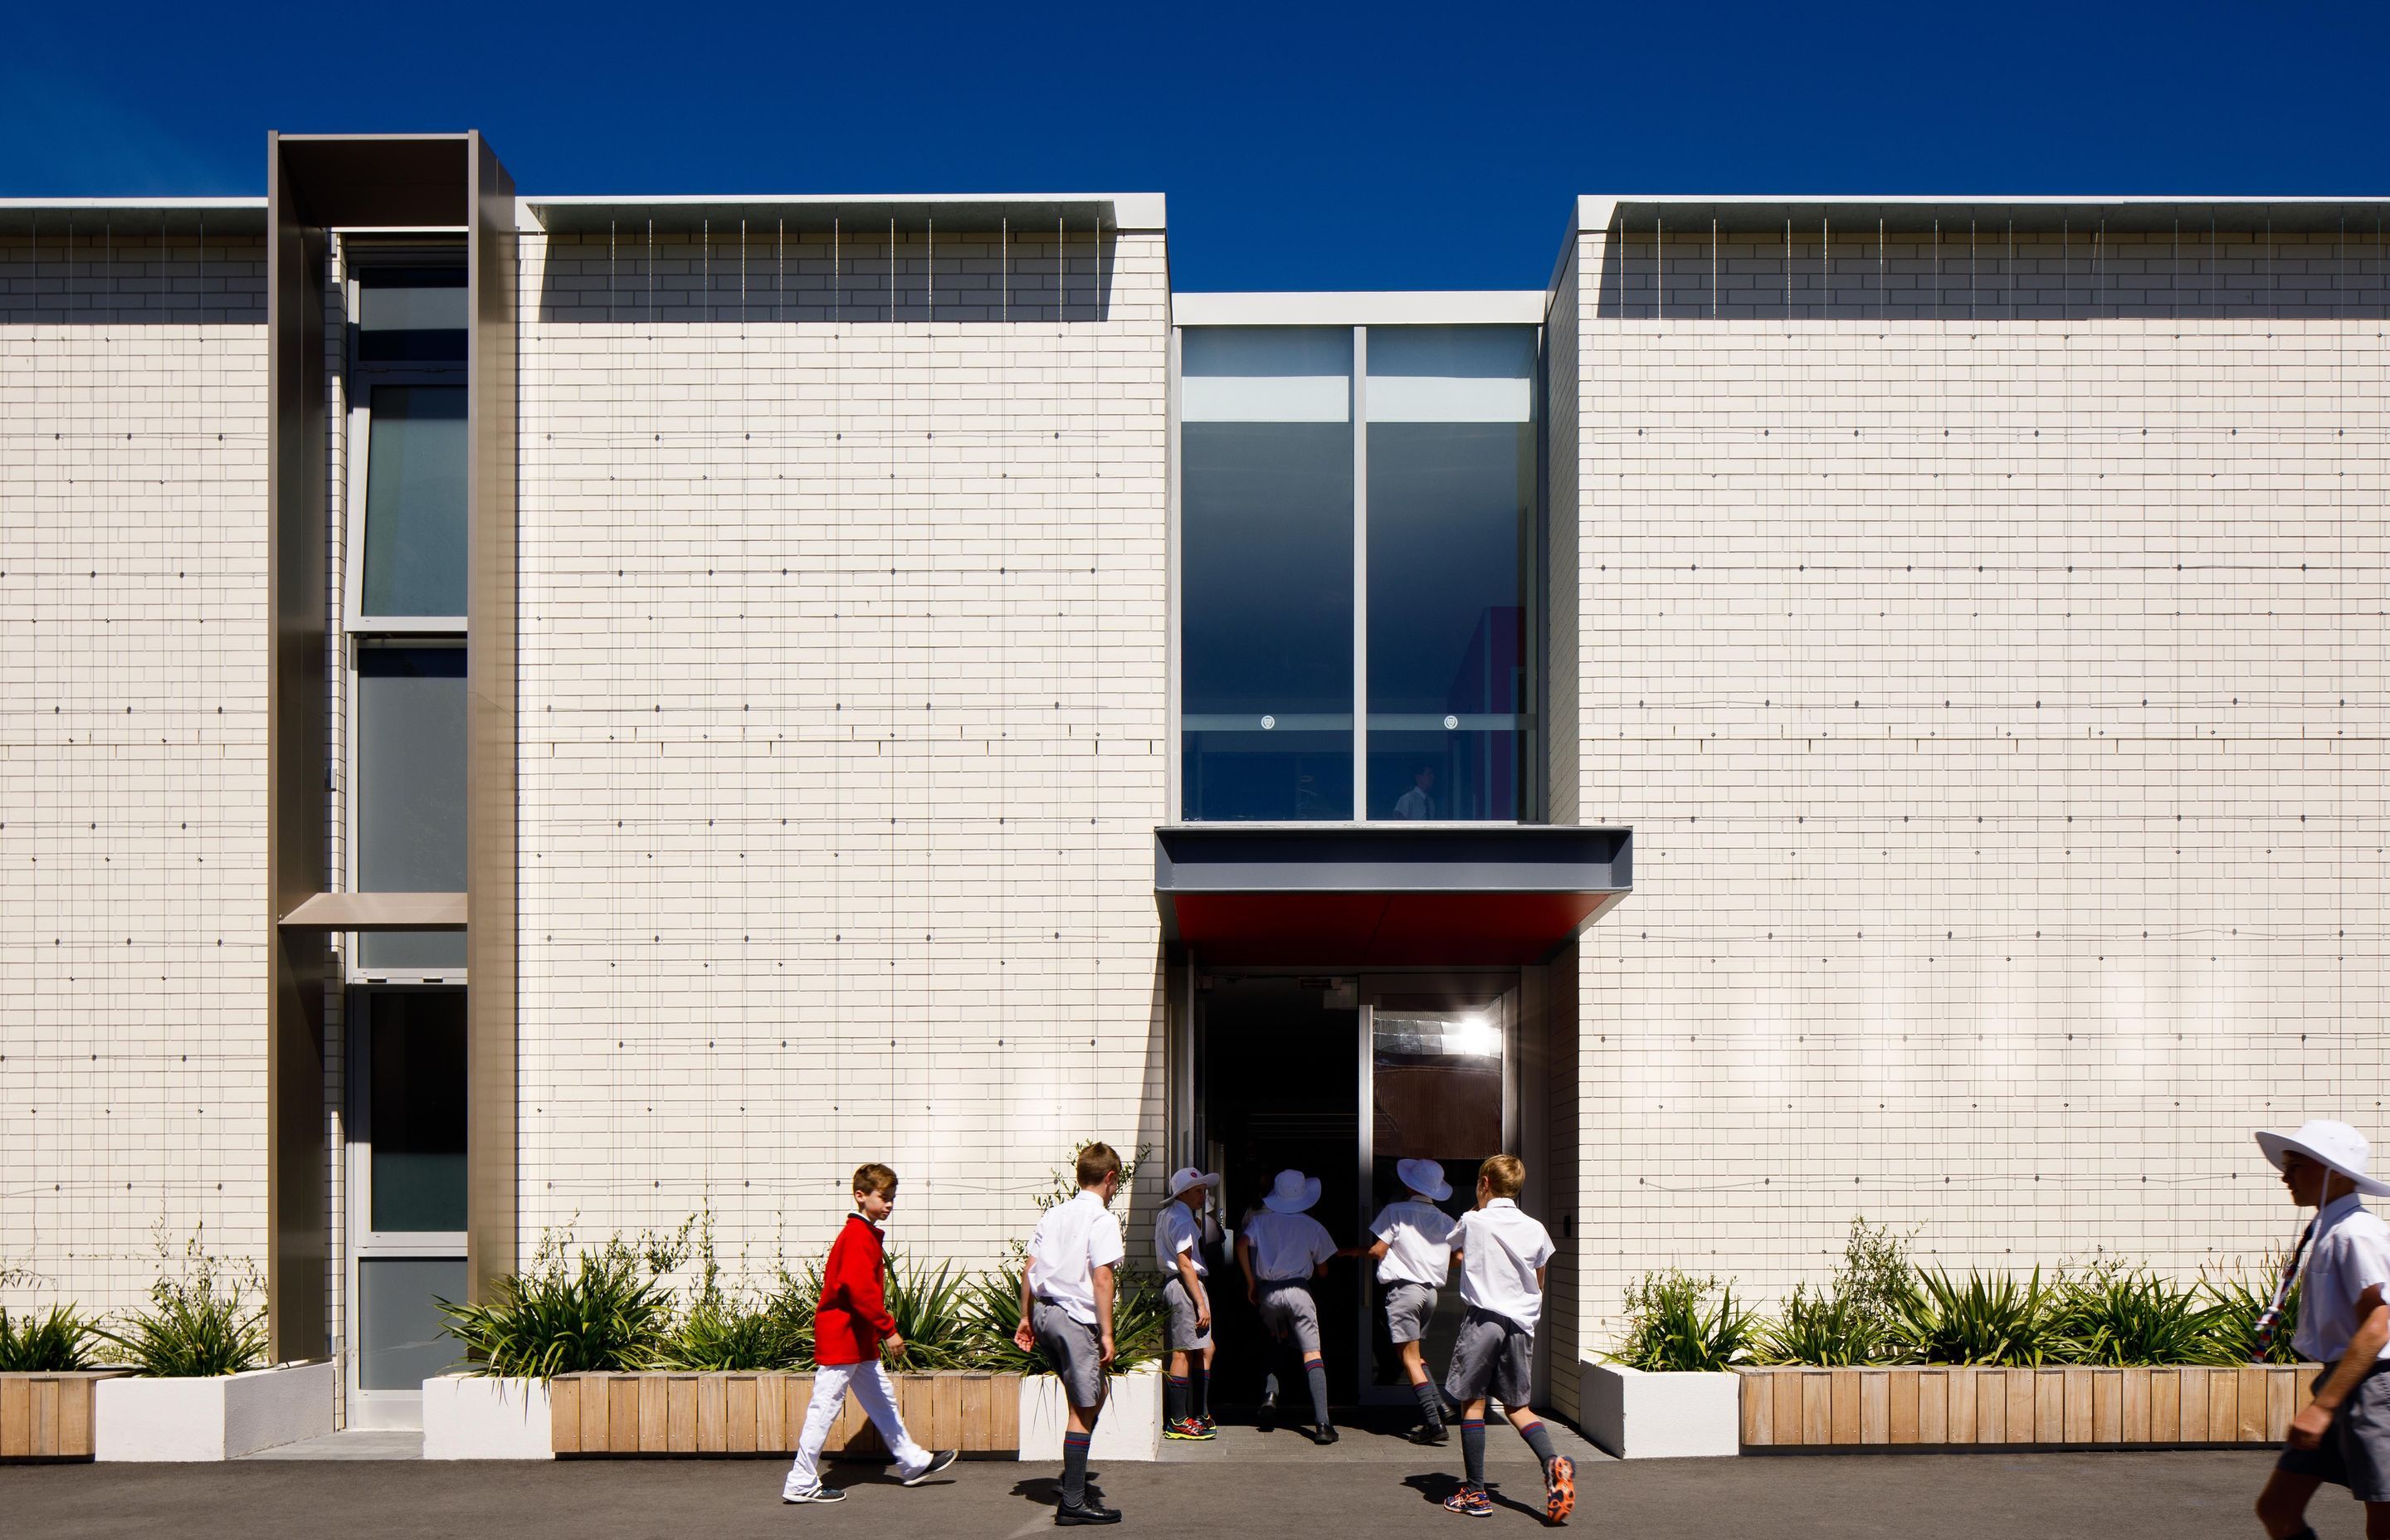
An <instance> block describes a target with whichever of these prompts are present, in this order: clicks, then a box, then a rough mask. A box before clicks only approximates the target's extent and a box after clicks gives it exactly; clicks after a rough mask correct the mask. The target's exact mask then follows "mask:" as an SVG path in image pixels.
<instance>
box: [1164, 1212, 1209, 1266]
mask: <svg viewBox="0 0 2390 1540" xmlns="http://www.w3.org/2000/svg"><path fill="white" fill-rule="evenodd" d="M1202 1241H1203V1226H1202V1225H1201V1222H1200V1221H1198V1220H1197V1219H1196V1217H1195V1216H1194V1215H1193V1214H1191V1213H1188V1212H1187V1205H1186V1204H1184V1203H1182V1202H1180V1201H1178V1200H1176V1198H1174V1199H1172V1200H1170V1201H1169V1202H1167V1203H1164V1204H1163V1205H1162V1213H1160V1214H1158V1215H1157V1216H1155V1218H1154V1221H1153V1260H1154V1261H1156V1262H1158V1263H1160V1264H1162V1276H1163V1277H1164V1278H1165V1279H1167V1278H1175V1277H1177V1276H1178V1257H1179V1253H1180V1252H1182V1251H1183V1252H1185V1253H1186V1254H1187V1256H1188V1258H1189V1260H1190V1261H1192V1262H1193V1263H1194V1264H1195V1276H1196V1277H1199V1278H1208V1277H1211V1276H1212V1269H1210V1268H1209V1267H1206V1266H1204V1265H1203V1245H1202Z"/></svg>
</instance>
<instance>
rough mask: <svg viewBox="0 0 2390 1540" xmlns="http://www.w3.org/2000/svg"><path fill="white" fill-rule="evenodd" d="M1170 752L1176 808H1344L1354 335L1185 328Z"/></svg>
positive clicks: (1274, 812)
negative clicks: (1177, 662) (1180, 781)
mask: <svg viewBox="0 0 2390 1540" xmlns="http://www.w3.org/2000/svg"><path fill="white" fill-rule="evenodd" d="M1179 399H1180V414H1179V416H1180V430H1179V443H1180V450H1181V460H1182V473H1181V478H1180V531H1181V540H1180V567H1179V574H1180V587H1179V594H1180V637H1181V650H1180V658H1181V674H1180V677H1181V688H1180V698H1179V699H1180V726H1181V732H1182V740H1181V756H1182V757H1181V766H1182V773H1183V777H1184V784H1185V815H1186V816H1187V817H1189V818H1191V819H1245V820H1259V819H1343V818H1350V817H1352V816H1353V695H1354V691H1353V577H1354V573H1353V491H1354V489H1353V338H1352V333H1351V332H1350V331H1349V330H1346V329H1342V328H1338V329H1327V328H1317V329H1315V328H1304V327H1278V328H1266V327H1256V328H1251V329H1242V328H1221V329H1197V330H1189V331H1188V332H1186V333H1185V334H1184V338H1183V343H1182V351H1181V369H1180V397H1179Z"/></svg>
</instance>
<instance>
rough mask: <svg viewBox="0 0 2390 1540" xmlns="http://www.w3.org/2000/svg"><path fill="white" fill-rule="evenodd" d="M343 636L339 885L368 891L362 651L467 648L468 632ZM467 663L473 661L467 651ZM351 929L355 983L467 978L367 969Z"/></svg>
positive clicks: (350, 972)
mask: <svg viewBox="0 0 2390 1540" xmlns="http://www.w3.org/2000/svg"><path fill="white" fill-rule="evenodd" d="M342 640H343V644H344V645H343V649H342V651H343V656H342V659H341V662H342V668H343V673H344V677H345V678H346V680H347V692H348V693H347V698H346V699H345V700H344V701H343V702H342V711H343V712H344V713H345V720H346V721H347V722H348V725H349V730H348V732H347V734H346V735H345V737H344V741H343V742H342V744H341V785H342V786H344V787H346V788H347V789H348V795H347V797H346V798H344V799H343V800H342V808H343V811H344V813H345V814H346V815H347V826H348V828H347V838H346V839H344V840H343V841H341V887H342V888H343V889H344V890H346V891H347V892H366V891H367V890H365V889H362V888H360V887H358V886H357V846H358V843H359V841H358V839H357V820H358V816H359V813H360V807H361V802H362V799H361V798H360V796H359V795H358V792H359V788H360V784H361V783H360V782H359V779H358V776H357V764H358V760H357V751H358V748H359V745H360V744H361V742H362V741H363V739H364V738H365V734H364V733H363V732H362V731H361V730H360V729H361V727H362V726H363V723H364V718H363V716H362V715H361V714H360V699H361V697H362V696H363V694H364V688H363V687H364V679H365V675H364V673H363V669H362V661H361V658H360V654H362V653H364V652H365V651H366V649H368V648H442V649H445V650H454V651H457V652H464V651H466V646H465V637H464V634H463V633H462V632H461V631H459V632H455V633H438V632H435V633H431V634H429V635H426V634H420V633H417V634H406V633H400V634H381V633H366V634H363V635H356V634H352V635H349V636H346V637H344V638H343V639H342ZM468 666H470V663H469V662H468ZM460 811H461V810H460ZM347 934H348V938H349V940H348V944H347V945H346V946H345V947H344V948H343V949H342V951H341V959H342V961H343V963H344V964H345V965H346V967H345V972H346V976H347V982H349V983H351V984H372V985H383V984H418V985H420V984H456V985H462V984H464V983H466V982H469V981H468V979H467V977H466V969H464V968H463V967H461V966H459V967H456V968H452V969H438V970H436V971H435V970H433V969H427V968H398V969H392V968H382V969H367V968H366V967H365V966H364V964H363V962H362V961H361V960H360V959H361V958H362V956H363V952H362V950H361V948H360V946H359V943H360V942H361V941H362V940H363V938H364V935H365V932H363V931H361V930H351V931H349V932H348V933H347Z"/></svg>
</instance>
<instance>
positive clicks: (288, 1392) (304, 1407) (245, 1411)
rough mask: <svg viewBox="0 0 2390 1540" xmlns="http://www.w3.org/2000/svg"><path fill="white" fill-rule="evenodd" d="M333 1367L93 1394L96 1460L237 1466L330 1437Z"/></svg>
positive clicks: (252, 1372)
mask: <svg viewBox="0 0 2390 1540" xmlns="http://www.w3.org/2000/svg"><path fill="white" fill-rule="evenodd" d="M338 1380H339V1370H337V1369H336V1368H334V1367H333V1366H332V1365H331V1363H330V1362H328V1361H327V1360H322V1359H318V1360H315V1361H313V1362H309V1363H303V1364H288V1365H283V1366H280V1367H275V1368H265V1369H249V1370H246V1371H244V1372H242V1373H240V1374H226V1375H219V1376H215V1377H213V1378H211V1379H191V1380H152V1379H148V1378H145V1377H142V1376H138V1375H135V1376H128V1377H127V1378H124V1379H122V1380H99V1381H97V1382H96V1384H94V1385H93V1386H92V1458H93V1459H95V1460H143V1461H183V1462H187V1461H194V1460H226V1459H237V1458H238V1457H241V1456H243V1455H253V1454H255V1453H256V1452H257V1451H259V1450H261V1449H272V1448H275V1447H276V1446H277V1445H280V1444H296V1443H298V1442H299V1441H300V1440H301V1439H308V1438H318V1437H321V1436H322V1435H324V1434H326V1433H328V1432H330V1431H332V1395H333V1389H334V1386H335V1385H336V1384H337V1382H338Z"/></svg>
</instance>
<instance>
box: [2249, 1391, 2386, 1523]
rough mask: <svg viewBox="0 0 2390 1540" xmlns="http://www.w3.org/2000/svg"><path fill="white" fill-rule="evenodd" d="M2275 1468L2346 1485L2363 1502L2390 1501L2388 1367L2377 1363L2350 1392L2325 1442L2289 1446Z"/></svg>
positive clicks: (2326, 1433) (2335, 1416)
mask: <svg viewBox="0 0 2390 1540" xmlns="http://www.w3.org/2000/svg"><path fill="white" fill-rule="evenodd" d="M2324 1372H2325V1373H2326V1374H2330V1373H2331V1372H2332V1371H2331V1370H2330V1369H2326V1370H2325V1371H2324ZM2274 1469H2277V1470H2287V1471H2289V1472H2290V1473H2291V1474H2292V1475H2294V1476H2312V1477H2314V1478H2315V1479H2316V1480H2318V1481H2319V1482H2331V1483H2332V1485H2334V1486H2345V1487H2346V1488H2348V1494H2349V1495H2350V1496H2352V1497H2355V1498H2356V1499H2357V1500H2358V1502H2360V1503H2390V1373H2384V1366H2383V1365H2381V1364H2376V1365H2375V1366H2374V1367H2373V1368H2372V1369H2371V1371H2370V1372H2369V1373H2368V1374H2367V1375H2366V1376H2365V1378H2364V1379H2362V1380H2358V1382H2357V1389H2355V1390H2353V1391H2351V1392H2348V1399H2347V1400H2346V1401H2344V1402H2342V1403H2341V1404H2340V1410H2339V1411H2338V1412H2337V1413H2335V1414H2333V1417H2332V1427H2331V1428H2330V1429H2329V1430H2328V1431H2326V1432H2325V1433H2324V1435H2323V1442H2322V1443H2321V1444H2318V1445H2316V1447H2314V1448H2313V1449H2292V1448H2287V1447H2285V1448H2284V1449H2283V1450H2282V1457H2281V1459H2279V1460H2277V1461H2275V1462H2274Z"/></svg>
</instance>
